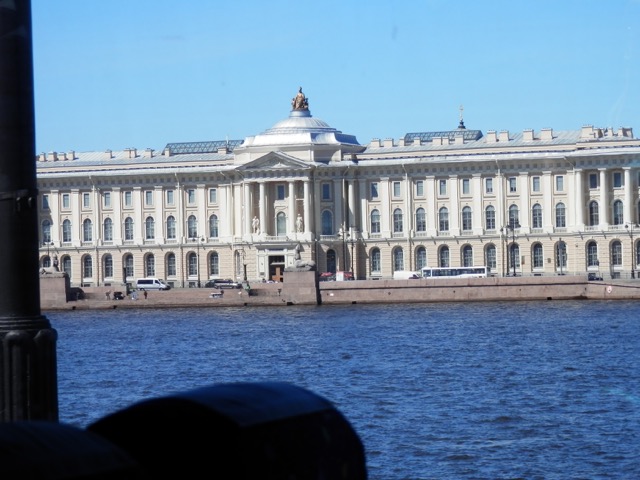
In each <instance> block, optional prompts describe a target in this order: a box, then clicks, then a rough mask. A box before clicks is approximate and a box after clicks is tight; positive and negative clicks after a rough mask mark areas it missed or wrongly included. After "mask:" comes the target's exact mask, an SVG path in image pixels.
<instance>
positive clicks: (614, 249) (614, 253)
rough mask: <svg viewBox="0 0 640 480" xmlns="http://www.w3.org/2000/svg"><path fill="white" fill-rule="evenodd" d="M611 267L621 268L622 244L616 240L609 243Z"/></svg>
mask: <svg viewBox="0 0 640 480" xmlns="http://www.w3.org/2000/svg"><path fill="white" fill-rule="evenodd" d="M611 265H613V266H614V267H621V266H622V244H621V243H620V242H619V241H618V240H616V241H615V242H612V243H611Z"/></svg>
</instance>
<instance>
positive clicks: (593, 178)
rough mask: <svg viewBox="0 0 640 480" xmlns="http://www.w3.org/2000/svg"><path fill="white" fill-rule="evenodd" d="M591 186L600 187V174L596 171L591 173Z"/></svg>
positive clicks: (592, 187)
mask: <svg viewBox="0 0 640 480" xmlns="http://www.w3.org/2000/svg"><path fill="white" fill-rule="evenodd" d="M589 188H591V189H594V188H598V174H596V173H590V174H589Z"/></svg>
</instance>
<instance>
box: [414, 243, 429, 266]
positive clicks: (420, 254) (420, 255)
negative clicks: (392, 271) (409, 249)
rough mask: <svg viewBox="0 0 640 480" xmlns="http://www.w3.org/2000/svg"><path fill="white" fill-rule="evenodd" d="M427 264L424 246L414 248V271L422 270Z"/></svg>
mask: <svg viewBox="0 0 640 480" xmlns="http://www.w3.org/2000/svg"><path fill="white" fill-rule="evenodd" d="M426 266H427V249H426V248H424V247H418V248H416V271H418V272H419V271H420V270H422V269H423V268H424V267H426Z"/></svg>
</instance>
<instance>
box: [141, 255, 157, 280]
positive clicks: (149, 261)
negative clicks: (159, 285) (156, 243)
mask: <svg viewBox="0 0 640 480" xmlns="http://www.w3.org/2000/svg"><path fill="white" fill-rule="evenodd" d="M144 274H145V276H147V277H155V276H156V257H155V256H154V255H153V254H151V253H150V254H149V255H147V256H146V257H145V258H144Z"/></svg>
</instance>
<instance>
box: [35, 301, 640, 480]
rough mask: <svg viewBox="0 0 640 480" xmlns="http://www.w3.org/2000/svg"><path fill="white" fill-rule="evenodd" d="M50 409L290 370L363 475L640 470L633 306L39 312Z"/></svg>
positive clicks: (638, 309) (631, 474)
mask: <svg viewBox="0 0 640 480" xmlns="http://www.w3.org/2000/svg"><path fill="white" fill-rule="evenodd" d="M43 313H44V314H45V315H46V316H47V318H48V319H49V320H50V322H51V324H52V326H53V328H55V329H56V330H57V331H58V335H59V338H58V344H57V352H58V385H59V399H60V421H61V422H64V423H69V424H72V425H75V426H78V427H82V428H84V427H86V426H87V425H89V424H90V423H92V422H93V421H95V420H97V419H99V418H101V417H102V416H104V415H106V414H109V413H112V412H115V411H117V410H119V409H121V408H124V407H126V406H129V405H131V404H132V403H135V402H138V401H141V400H145V399H149V398H152V397H158V396H166V395H169V394H171V393H175V392H180V391H185V390H191V389H194V388H199V387H203V386H207V385H212V384H217V383H228V382H257V381H285V382H290V383H293V384H296V385H298V386H300V387H303V388H306V389H309V390H311V391H312V392H314V393H315V394H317V395H320V396H322V397H324V398H326V399H327V400H329V401H331V402H332V403H333V404H334V405H335V406H336V408H337V409H338V410H340V411H341V412H342V414H343V415H344V416H345V417H346V418H347V419H348V420H349V422H350V423H351V425H352V426H353V428H354V429H355V431H356V432H357V433H358V435H359V436H360V438H361V439H362V442H363V444H364V446H365V451H366V456H367V468H368V472H369V478H370V479H372V480H395V479H412V480H413V479H447V480H449V479H474V480H475V479H563V480H564V479H636V478H640V302H637V301H634V302H625V301H615V302H604V301H603V302H599V301H575V302H574V301H566V302H559V301H558V302H556V301H553V302H544V303H541V302H487V303H446V304H409V305H346V306H319V307H309V306H304V307H298V306H286V307H266V308H265V307H256V308H253V307H240V308H228V309H227V308H215V309H205V308H195V309H164V310H162V309H158V310H148V309H140V310H100V311H79V310H78V311H65V312H62V311H55V312H46V311H45V312H43Z"/></svg>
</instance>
